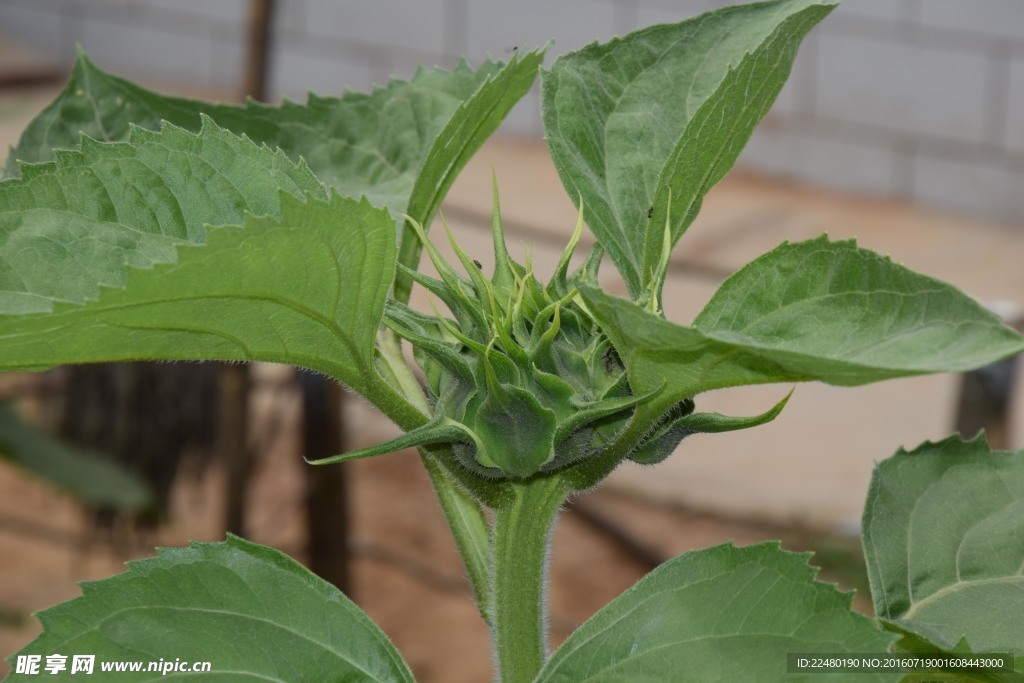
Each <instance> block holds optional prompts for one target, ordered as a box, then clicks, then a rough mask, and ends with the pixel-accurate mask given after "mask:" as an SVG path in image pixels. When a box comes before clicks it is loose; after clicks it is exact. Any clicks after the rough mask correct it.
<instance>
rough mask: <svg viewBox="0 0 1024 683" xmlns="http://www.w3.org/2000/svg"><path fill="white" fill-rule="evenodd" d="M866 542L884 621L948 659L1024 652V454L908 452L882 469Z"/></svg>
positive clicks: (955, 448)
mask: <svg viewBox="0 0 1024 683" xmlns="http://www.w3.org/2000/svg"><path fill="white" fill-rule="evenodd" d="M863 536H864V552H865V556H866V558H867V563H868V577H869V579H870V581H871V594H872V598H873V599H874V603H875V612H876V613H877V614H878V617H879V618H880V619H881V620H882V621H883V623H885V624H886V625H888V626H889V627H890V628H892V629H893V630H895V631H897V632H905V633H909V634H913V635H914V636H916V637H917V638H918V639H920V640H922V641H924V642H926V643H928V644H929V645H931V646H932V647H933V648H937V649H938V650H939V651H944V652H960V651H962V650H963V645H962V644H966V645H967V646H968V647H969V648H970V651H973V652H1003V653H1012V654H1016V655H1018V657H1020V653H1024V624H1022V622H1021V618H1020V616H1021V614H1022V613H1024V451H1017V452H1013V453H1005V452H995V453H993V452H990V451H989V450H988V447H987V445H986V444H985V441H984V438H983V437H978V438H976V439H974V440H973V441H968V442H964V441H961V440H960V439H959V438H956V437H953V438H950V439H947V440H945V441H941V442H939V443H926V444H924V445H922V446H920V447H918V448H917V449H915V450H913V451H910V452H909V453H908V452H906V451H902V450H901V451H899V452H898V453H897V454H896V455H894V456H893V457H891V458H889V459H888V460H885V461H884V462H882V463H880V464H879V465H878V466H877V467H876V468H875V472H874V475H873V476H872V479H871V488H870V489H869V491H868V499H867V504H866V506H865V508H864V522H863ZM1022 665H1024V659H1018V662H1017V666H1018V669H1017V671H1018V672H1024V669H1022V668H1020V667H1021V666H1022ZM1014 680H1019V678H1017V679H1014Z"/></svg>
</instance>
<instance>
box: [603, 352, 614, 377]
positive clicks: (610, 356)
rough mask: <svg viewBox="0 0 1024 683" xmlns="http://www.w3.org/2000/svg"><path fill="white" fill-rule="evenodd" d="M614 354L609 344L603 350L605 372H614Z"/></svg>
mask: <svg viewBox="0 0 1024 683" xmlns="http://www.w3.org/2000/svg"><path fill="white" fill-rule="evenodd" d="M614 354H615V352H614V351H613V350H612V347H611V346H609V347H608V348H607V349H605V350H604V369H605V371H606V372H614V371H615V355H614Z"/></svg>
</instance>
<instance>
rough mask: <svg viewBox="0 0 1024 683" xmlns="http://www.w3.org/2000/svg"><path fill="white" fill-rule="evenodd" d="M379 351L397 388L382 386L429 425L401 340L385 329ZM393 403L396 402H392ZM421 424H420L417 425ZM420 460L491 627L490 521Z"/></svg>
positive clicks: (424, 456) (423, 455)
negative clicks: (400, 398)
mask: <svg viewBox="0 0 1024 683" xmlns="http://www.w3.org/2000/svg"><path fill="white" fill-rule="evenodd" d="M377 348H378V351H379V352H380V361H381V362H382V365H383V368H384V369H385V370H386V371H387V374H388V375H390V379H391V381H392V382H393V383H394V385H395V387H392V385H390V384H387V383H386V382H382V383H381V384H383V385H384V386H385V387H387V388H388V389H389V390H390V391H391V392H392V393H397V394H399V395H401V396H402V397H403V398H404V399H405V401H407V402H408V403H406V406H410V407H413V408H415V409H416V410H417V411H422V413H421V415H422V416H423V417H422V421H424V422H425V421H426V417H425V415H428V414H429V413H430V412H431V411H430V404H429V403H428V402H427V398H426V396H424V395H423V391H422V390H421V389H420V384H419V382H418V381H417V379H416V377H415V375H413V374H412V371H411V370H410V369H409V366H408V365H407V364H406V362H405V357H404V355H403V354H402V346H401V340H399V338H398V337H397V336H396V335H395V334H394V333H392V332H391V331H390V330H381V333H380V334H379V335H378V338H377ZM381 393H384V392H381ZM405 401H401V402H398V403H399V404H400V403H403V402H405ZM392 403H396V402H395V401H392ZM377 405H378V407H380V408H382V409H383V408H384V407H385V406H386V405H387V404H386V403H383V402H382V403H378V404H377ZM406 412H409V411H406ZM385 413H386V414H388V416H389V417H391V419H393V420H395V422H396V423H397V424H398V426H400V427H402V428H403V429H405V430H406V431H409V430H411V429H413V428H414V427H418V426H419V424H422V422H419V420H420V419H421V415H415V414H414V415H413V416H412V417H413V420H412V421H408V422H403V421H402V420H401V419H400V418H399V416H397V415H395V414H391V413H388V412H387V411H386V410H385ZM402 417H405V416H404V415H403V416H402ZM406 419H408V418H406ZM417 422H419V423H418V424H417ZM420 461H421V462H422V463H423V467H424V468H425V469H426V470H427V474H428V475H430V482H431V484H433V485H434V492H435V493H436V494H437V500H438V502H439V503H440V505H441V511H442V512H443V513H444V518H445V521H446V522H448V528H449V529H450V530H451V532H452V537H453V538H454V539H455V547H456V548H457V549H458V551H459V555H460V556H461V557H462V563H463V564H464V565H465V567H466V574H467V575H468V576H469V582H470V584H471V585H472V587H473V593H474V595H475V596H476V602H477V607H478V609H479V610H480V616H482V617H483V619H484V621H486V622H487V623H488V624H489V623H490V592H489V591H488V587H489V586H488V582H489V581H490V575H491V571H490V570H491V564H490V554H489V550H490V549H489V545H490V538H489V532H488V527H487V518H486V517H484V512H483V509H482V508H481V507H480V504H479V503H478V502H477V501H476V500H474V499H473V497H472V496H471V495H470V494H469V493H468V492H467V491H466V490H465V489H463V487H462V486H460V485H459V484H458V483H457V482H456V481H454V480H453V479H452V478H451V476H449V474H448V473H447V472H446V471H445V470H444V468H443V467H442V466H441V464H440V462H438V460H437V459H436V458H435V457H433V456H432V455H430V454H429V453H427V452H426V451H424V450H423V449H420Z"/></svg>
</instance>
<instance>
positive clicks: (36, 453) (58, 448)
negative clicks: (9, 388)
mask: <svg viewBox="0 0 1024 683" xmlns="http://www.w3.org/2000/svg"><path fill="white" fill-rule="evenodd" d="M0 459H5V460H7V461H8V462H13V463H14V464H15V465H17V466H18V467H21V468H23V469H25V470H26V471H28V472H31V473H32V474H33V475H35V476H37V477H39V478H40V479H42V480H43V481H45V482H47V483H49V484H52V485H53V486H56V487H57V488H59V489H60V490H62V491H65V492H67V493H69V494H70V495H71V496H73V497H74V498H75V499H76V500H78V501H80V502H82V503H85V504H87V505H94V506H97V507H104V508H110V509H113V510H117V511H123V512H136V511H139V510H142V509H143V508H145V507H146V506H147V505H149V504H150V502H151V501H152V498H153V492H152V491H151V489H150V488H149V485H148V484H146V482H145V481H143V480H142V479H140V478H139V477H138V476H137V475H135V474H134V473H133V472H131V471H130V470H128V469H126V468H125V467H123V466H121V465H119V464H118V463H116V462H114V461H112V460H108V459H105V458H103V457H101V456H99V455H98V454H96V453H91V452H89V451H86V450H83V449H81V448H76V447H75V446H72V445H71V444H68V443H65V442H63V441H61V440H60V439H57V438H55V437H53V436H51V435H50V434H48V433H46V432H44V431H43V430H41V429H39V428H37V427H35V426H33V425H30V424H28V423H27V422H25V421H24V420H22V419H21V417H19V416H18V414H17V412H16V411H15V410H14V407H13V406H12V405H11V404H10V403H8V402H5V401H0Z"/></svg>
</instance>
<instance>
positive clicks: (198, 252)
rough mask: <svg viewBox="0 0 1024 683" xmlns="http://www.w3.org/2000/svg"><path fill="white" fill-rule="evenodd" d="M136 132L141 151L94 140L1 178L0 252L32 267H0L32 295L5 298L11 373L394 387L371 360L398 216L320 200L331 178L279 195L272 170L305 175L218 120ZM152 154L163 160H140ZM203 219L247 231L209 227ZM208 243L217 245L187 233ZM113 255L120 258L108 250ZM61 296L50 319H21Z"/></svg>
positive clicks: (3, 347) (6, 359)
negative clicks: (75, 369)
mask: <svg viewBox="0 0 1024 683" xmlns="http://www.w3.org/2000/svg"><path fill="white" fill-rule="evenodd" d="M136 130H137V132H136V134H135V135H134V136H133V142H132V143H131V144H127V143H115V144H99V143H89V144H88V145H87V148H86V150H84V151H83V152H82V153H81V154H77V153H71V154H67V155H61V159H60V160H59V161H58V162H57V163H56V164H50V165H45V166H42V167H26V169H33V170H32V171H30V172H29V173H28V174H27V175H26V177H25V178H24V179H21V180H12V181H7V182H5V183H3V184H0V201H3V200H4V198H5V197H6V198H7V200H8V207H10V208H8V209H7V211H4V212H2V213H0V216H2V217H3V218H2V219H0V220H3V221H4V222H3V224H2V225H3V226H4V227H6V228H7V230H8V231H9V233H8V236H7V237H6V238H5V239H4V240H3V245H4V246H3V248H2V250H0V257H2V258H3V261H2V263H4V264H11V265H13V266H14V267H16V268H19V270H14V268H11V267H9V266H5V268H4V270H2V271H0V274H8V273H10V274H12V275H10V276H9V277H6V278H4V281H5V282H13V284H14V286H21V288H22V289H23V290H27V291H20V292H19V291H14V292H13V293H9V294H8V295H7V298H6V299H0V303H6V302H9V301H13V305H6V306H0V313H7V314H8V315H0V368H2V369H4V370H13V369H39V368H42V367H49V366H53V365H58V364H62V363H83V362H102V361H113V360H136V359H168V360H246V361H249V360H262V361H271V362H281V363H291V364H295V365H300V366H303V367H307V368H311V369H314V370H318V371H321V372H325V373H327V374H330V375H332V376H333V377H335V378H337V379H339V380H341V381H343V382H345V383H346V384H348V385H349V386H350V387H352V388H353V389H355V390H356V391H359V392H360V393H363V394H364V395H366V396H367V397H368V398H371V400H374V399H375V398H376V399H381V397H382V395H384V394H387V390H386V388H385V387H384V386H383V382H382V381H381V380H380V378H379V376H378V375H377V374H376V372H374V371H373V369H372V362H373V348H374V339H375V337H376V333H377V327H378V325H379V323H380V320H381V317H382V315H383V309H384V300H385V298H386V296H387V292H388V288H389V287H390V286H391V281H392V275H393V273H394V258H395V243H394V230H393V225H394V224H393V222H392V220H391V218H390V216H388V214H387V212H386V211H383V210H381V209H377V208H374V207H372V206H370V204H369V203H368V202H366V200H362V201H359V202H357V201H355V200H352V199H348V198H342V197H339V196H337V195H336V194H335V195H333V196H331V197H330V198H329V199H321V198H318V197H317V196H316V195H317V194H322V192H323V191H322V188H320V186H319V185H316V186H315V188H316V191H315V192H314V193H312V195H311V196H308V197H307V198H306V200H305V201H303V200H302V199H300V198H298V197H296V196H295V195H293V194H289V193H288V192H281V191H279V190H277V189H275V188H274V187H273V185H274V183H276V182H278V181H277V177H278V176H277V175H275V173H277V172H276V171H275V168H276V167H275V166H274V164H284V165H287V166H288V167H289V168H291V169H292V171H291V172H294V173H299V172H305V171H304V170H303V169H302V168H301V167H294V166H291V164H290V162H288V160H287V159H285V158H284V157H283V156H281V155H279V154H274V153H271V152H269V151H268V150H266V149H265V148H264V149H260V148H258V147H256V146H255V145H254V144H252V143H251V142H247V141H245V140H244V139H242V138H237V137H235V136H234V135H232V134H231V133H229V132H227V131H224V130H222V129H218V128H216V126H213V124H209V125H208V126H207V127H205V128H204V130H203V132H201V133H200V134H198V135H193V134H191V133H188V132H186V131H183V130H181V129H176V128H174V127H172V126H167V127H165V129H164V131H162V132H161V133H149V132H145V131H141V130H140V129H136ZM136 145H137V146H136ZM150 147H152V148H154V149H155V150H156V151H154V153H153V157H154V159H155V160H154V161H140V160H141V159H143V157H144V156H145V155H144V153H143V152H144V150H145V149H149V148H150ZM225 149H226V150H227V151H225ZM123 159H130V160H131V161H132V164H131V165H129V166H125V165H123V163H122V160H123ZM305 173H306V174H307V175H308V172H305ZM310 177H311V176H310ZM97 178H99V180H97ZM144 182H145V185H143V183H144ZM178 184H181V185H182V187H183V188H184V189H182V190H179V189H178ZM250 193H252V194H255V195H259V197H260V198H259V200H258V201H257V200H256V199H255V198H254V199H251V200H250V199H247V197H248V195H249V194H250ZM264 194H265V195H266V196H263V195H264ZM19 197H24V198H25V199H24V202H22V203H21V204H19V203H18V198H19ZM22 205H25V206H27V207H28V208H17V207H20V206H22ZM245 209H255V210H259V211H261V212H271V213H272V214H273V213H276V214H278V215H269V216H263V217H258V216H253V215H252V214H249V213H245V214H244V215H243V211H244V210H245ZM165 217H169V218H167V220H166V221H165V220H164V218H165ZM204 217H209V218H210V219H213V220H232V219H234V218H239V219H241V220H240V222H242V223H243V225H242V226H232V227H219V228H212V229H210V230H208V231H207V230H204V229H202V221H203V218H204ZM168 226H169V227H168ZM170 228H174V230H175V231H176V232H175V234H174V236H173V237H170V236H168V235H166V234H165V232H167V231H168V230H170ZM108 235H109V237H108ZM204 236H205V237H207V238H208V239H207V242H206V244H204V245H190V244H188V243H187V242H186V241H185V238H186V237H189V238H192V239H200V238H202V237H204ZM104 240H106V241H104ZM133 240H134V242H133ZM150 240H152V241H153V242H154V243H155V244H157V246H158V247H159V248H160V251H159V252H158V254H157V256H153V255H151V253H150V251H147V248H148V245H149V244H150ZM101 248H102V249H106V250H108V251H109V252H110V255H109V257H107V258H102V259H101V258H98V257H97V255H96V254H97V252H99V251H100V250H101ZM151 251H157V250H156V249H153V250H151ZM36 253H41V254H42V256H40V257H39V259H38V260H33V257H34V254H36ZM175 255H177V257H178V258H177V261H176V262H173V261H174V257H175ZM125 261H127V263H128V265H129V266H133V267H131V268H127V272H125V270H126V267H125V265H124V262H125ZM160 261H163V263H160ZM154 262H157V264H156V265H152V264H153V263H154ZM141 266H151V267H149V268H142V267H141ZM76 269H77V270H76ZM55 271H57V272H61V273H62V277H60V278H55V277H52V273H53V272H55ZM22 273H23V274H24V275H25V276H24V277H20V278H19V277H17V276H18V275H19V274H22ZM69 274H70V275H69ZM42 275H49V278H48V279H47V278H46V277H42ZM71 275H73V277H72V276H71ZM0 277H3V275H0ZM30 278H36V279H30ZM11 288H13V287H10V286H9V289H11ZM18 295H21V297H22V298H19V296H18ZM12 296H13V299H12ZM86 297H89V298H90V300H88V301H84V302H83V301H82V300H83V299H84V298H86ZM23 298H29V300H30V302H31V303H35V304H38V305H37V306H36V307H35V308H34V309H33V308H30V307H28V306H25V305H23V303H22V299H23ZM54 300H56V301H58V303H56V304H55V305H53V311H52V313H46V312H43V313H37V312H28V313H24V311H25V310H26V309H27V310H29V311H33V310H39V309H41V308H43V305H42V304H46V305H47V306H48V305H50V304H51V303H52V302H53V301H54ZM72 302H73V303H72ZM382 392H384V394H382ZM382 400H383V399H382Z"/></svg>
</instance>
